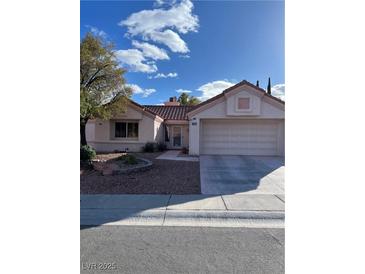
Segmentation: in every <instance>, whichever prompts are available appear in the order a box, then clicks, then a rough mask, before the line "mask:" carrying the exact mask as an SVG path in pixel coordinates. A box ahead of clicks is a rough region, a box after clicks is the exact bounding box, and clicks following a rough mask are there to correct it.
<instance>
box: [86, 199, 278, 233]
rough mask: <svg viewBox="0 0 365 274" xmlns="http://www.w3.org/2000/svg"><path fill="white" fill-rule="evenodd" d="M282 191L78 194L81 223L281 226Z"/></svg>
mask: <svg viewBox="0 0 365 274" xmlns="http://www.w3.org/2000/svg"><path fill="white" fill-rule="evenodd" d="M284 201H285V197H284V196H283V195H280V197H279V196H278V195H269V194H251V195H153V194H147V195H81V210H80V224H81V225H152V226H210V227H284V215H285V214H284V210H285V204H284V203H285V202H284Z"/></svg>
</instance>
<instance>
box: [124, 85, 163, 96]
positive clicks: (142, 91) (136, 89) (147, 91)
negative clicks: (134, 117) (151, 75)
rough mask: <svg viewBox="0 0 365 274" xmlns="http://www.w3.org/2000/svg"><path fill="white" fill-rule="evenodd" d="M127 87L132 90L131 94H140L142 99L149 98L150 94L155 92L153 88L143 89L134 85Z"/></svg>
mask: <svg viewBox="0 0 365 274" xmlns="http://www.w3.org/2000/svg"><path fill="white" fill-rule="evenodd" d="M127 86H129V87H130V88H131V89H132V91H133V94H140V95H141V96H142V97H143V98H146V97H148V96H150V95H151V94H152V93H154V92H156V90H155V89H154V88H148V89H143V88H141V87H140V86H138V85H136V84H127Z"/></svg>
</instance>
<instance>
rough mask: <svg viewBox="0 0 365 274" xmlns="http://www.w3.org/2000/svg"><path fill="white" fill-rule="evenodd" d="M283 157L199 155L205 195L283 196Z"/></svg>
mask: <svg viewBox="0 0 365 274" xmlns="http://www.w3.org/2000/svg"><path fill="white" fill-rule="evenodd" d="M284 169H285V166H284V158H283V157H273V156H225V155H219V156H218V155H202V156H200V183H201V192H202V194H275V195H277V196H278V198H280V199H284V194H285V193H284Z"/></svg>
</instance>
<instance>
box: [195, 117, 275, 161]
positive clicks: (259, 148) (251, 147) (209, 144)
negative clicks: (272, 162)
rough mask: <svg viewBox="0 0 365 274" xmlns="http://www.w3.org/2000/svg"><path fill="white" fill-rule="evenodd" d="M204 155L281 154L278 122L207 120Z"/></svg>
mask: <svg viewBox="0 0 365 274" xmlns="http://www.w3.org/2000/svg"><path fill="white" fill-rule="evenodd" d="M200 144H201V154H225V155H277V154H278V149H277V148H278V122H277V121H273V120H203V121H202V134H201V143H200Z"/></svg>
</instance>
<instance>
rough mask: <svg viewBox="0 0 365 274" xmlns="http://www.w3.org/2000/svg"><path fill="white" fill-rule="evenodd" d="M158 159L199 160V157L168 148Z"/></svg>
mask: <svg viewBox="0 0 365 274" xmlns="http://www.w3.org/2000/svg"><path fill="white" fill-rule="evenodd" d="M156 159H157V160H173V161H190V162H199V157H192V156H188V155H182V154H181V151H180V150H168V151H166V152H164V153H163V154H161V155H160V156H158V157H157V158H156Z"/></svg>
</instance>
